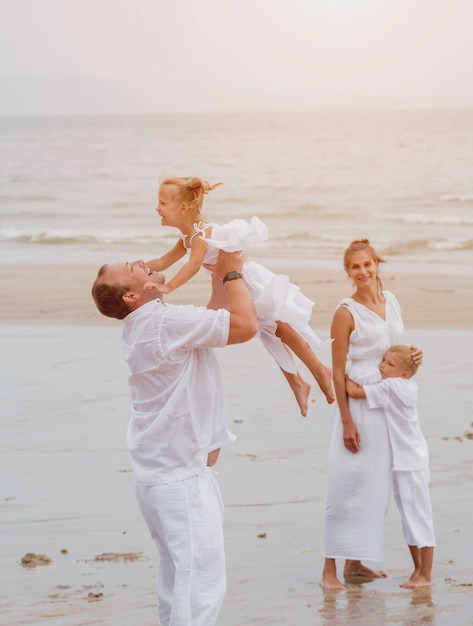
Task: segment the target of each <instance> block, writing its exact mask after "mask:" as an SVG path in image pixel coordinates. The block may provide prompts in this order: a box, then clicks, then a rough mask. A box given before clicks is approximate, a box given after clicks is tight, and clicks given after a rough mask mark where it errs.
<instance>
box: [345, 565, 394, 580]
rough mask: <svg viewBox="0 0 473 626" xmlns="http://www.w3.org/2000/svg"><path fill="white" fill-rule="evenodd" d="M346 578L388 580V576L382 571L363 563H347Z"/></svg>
mask: <svg viewBox="0 0 473 626" xmlns="http://www.w3.org/2000/svg"><path fill="white" fill-rule="evenodd" d="M343 575H344V576H363V577H365V578H386V577H387V574H386V573H385V572H383V571H382V570H376V569H371V568H369V567H366V565H363V563H362V562H361V561H347V562H346V563H345V569H344V570H343Z"/></svg>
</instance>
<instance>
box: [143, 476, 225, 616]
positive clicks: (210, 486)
mask: <svg viewBox="0 0 473 626" xmlns="http://www.w3.org/2000/svg"><path fill="white" fill-rule="evenodd" d="M135 493H136V499H137V502H138V505H139V507H140V509H141V513H142V515H143V517H144V519H145V522H146V524H147V525H148V528H149V530H150V533H151V537H152V539H153V541H154V543H155V544H156V547H157V549H158V552H159V567H158V608H159V620H160V623H161V626H213V624H215V622H216V620H217V617H218V614H219V612H220V609H221V607H222V603H223V599H224V597H225V591H226V573H225V552H224V544H223V501H222V496H221V493H220V488H219V486H218V483H217V480H216V478H215V472H214V471H213V470H212V469H211V468H207V469H206V470H205V471H204V472H203V473H202V474H199V475H197V476H192V477H190V478H187V479H185V480H180V481H177V482H173V483H168V484H166V485H153V486H145V485H142V484H140V483H139V482H138V481H135Z"/></svg>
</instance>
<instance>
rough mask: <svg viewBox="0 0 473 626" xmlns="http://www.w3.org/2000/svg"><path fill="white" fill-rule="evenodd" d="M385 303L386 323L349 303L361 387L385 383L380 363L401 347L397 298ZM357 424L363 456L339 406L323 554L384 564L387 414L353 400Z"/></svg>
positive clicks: (351, 368)
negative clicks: (349, 444) (348, 444)
mask: <svg viewBox="0 0 473 626" xmlns="http://www.w3.org/2000/svg"><path fill="white" fill-rule="evenodd" d="M383 294H384V296H385V298H386V320H383V319H382V318H381V317H380V316H379V315H377V314H376V313H374V312H373V311H371V310H370V309H368V308H367V307H365V306H364V305H362V304H360V303H359V302H356V301H355V300H353V299H352V298H345V299H344V300H342V302H341V303H340V304H339V306H346V307H347V308H348V310H349V311H350V313H351V314H352V316H353V319H354V322H355V328H354V330H353V332H352V333H351V335H350V341H349V349H348V360H347V375H348V376H349V377H350V378H351V379H352V380H354V381H355V382H357V383H358V384H359V385H363V384H369V383H373V382H376V381H378V380H379V379H380V373H379V369H378V366H379V363H380V361H381V359H382V357H383V355H384V353H385V352H386V350H387V349H388V348H389V346H391V345H393V344H396V343H401V342H402V334H403V330H404V327H403V322H402V317H401V309H400V306H399V303H398V301H397V300H396V298H395V296H394V295H393V294H392V293H390V292H389V291H384V292H383ZM348 401H349V407H350V413H351V416H352V419H353V421H354V423H355V425H356V427H357V429H358V432H359V434H360V440H361V447H360V450H359V452H357V453H355V454H354V453H352V452H349V451H348V450H347V449H346V448H345V446H344V443H343V427H342V421H341V418H340V411H339V409H338V405H335V412H334V413H335V414H334V424H333V431H332V439H331V443H330V453H329V468H328V487H327V499H326V505H325V526H324V554H325V557H327V558H344V559H353V560H363V561H364V560H373V561H382V560H383V558H384V523H385V516H386V512H387V508H388V504H389V499H390V495H391V467H392V462H391V448H390V444H389V438H388V430H387V424H386V418H385V415H384V411H383V410H382V409H370V408H368V405H367V402H366V400H353V399H352V398H349V400H348Z"/></svg>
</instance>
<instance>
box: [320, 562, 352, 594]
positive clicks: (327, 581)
mask: <svg viewBox="0 0 473 626" xmlns="http://www.w3.org/2000/svg"><path fill="white" fill-rule="evenodd" d="M320 586H321V587H322V589H323V590H324V591H339V590H341V589H346V587H345V585H342V583H341V582H340V581H339V580H338V578H337V569H336V567H335V561H333V559H326V562H325V565H324V569H323V571H322V580H321V581H320Z"/></svg>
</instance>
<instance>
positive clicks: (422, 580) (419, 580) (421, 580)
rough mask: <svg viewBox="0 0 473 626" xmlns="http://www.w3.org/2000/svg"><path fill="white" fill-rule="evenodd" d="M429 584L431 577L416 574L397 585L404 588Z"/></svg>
mask: <svg viewBox="0 0 473 626" xmlns="http://www.w3.org/2000/svg"><path fill="white" fill-rule="evenodd" d="M431 584H432V579H431V578H426V577H425V576H417V577H416V578H410V579H409V580H408V581H407V582H405V583H402V585H399V587H403V588H404V589H417V588H418V587H428V586H429V585H431Z"/></svg>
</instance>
